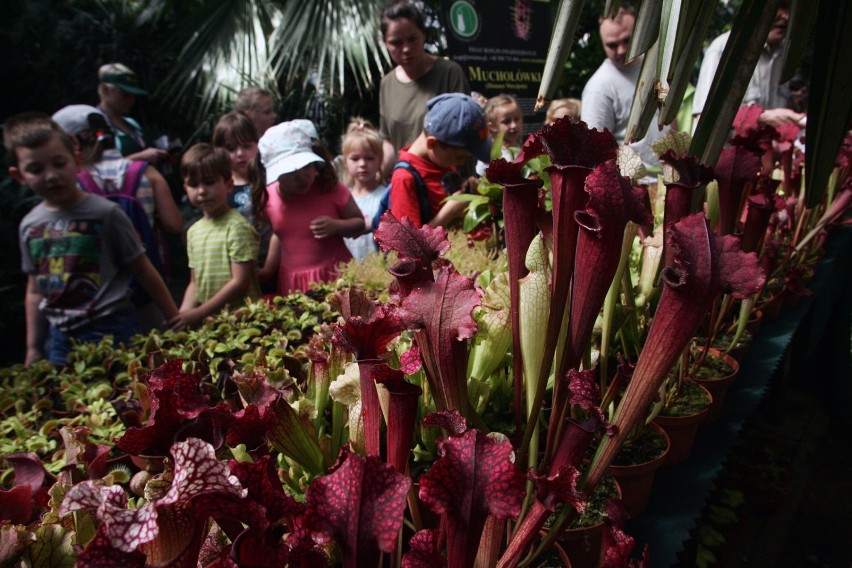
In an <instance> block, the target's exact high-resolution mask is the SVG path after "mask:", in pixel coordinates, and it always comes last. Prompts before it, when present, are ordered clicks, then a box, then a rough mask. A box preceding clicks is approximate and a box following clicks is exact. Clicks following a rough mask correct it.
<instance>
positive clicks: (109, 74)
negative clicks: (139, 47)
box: [98, 63, 148, 95]
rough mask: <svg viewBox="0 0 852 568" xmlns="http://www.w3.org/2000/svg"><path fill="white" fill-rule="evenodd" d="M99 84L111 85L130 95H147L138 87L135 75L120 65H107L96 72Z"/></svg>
mask: <svg viewBox="0 0 852 568" xmlns="http://www.w3.org/2000/svg"><path fill="white" fill-rule="evenodd" d="M98 79H100V81H101V83H106V84H107V85H113V86H114V87H118V88H119V89H121V90H122V91H125V92H128V93H130V94H132V95H147V94H148V91H146V90H145V89H143V88H142V87H140V86H139V79H137V78H136V73H134V72H133V71H132V70H130V69H129V68H128V67H127V66H125V65H122V64H121V63H108V64H106V65H104V66H103V67H101V68H100V70H99V71H98Z"/></svg>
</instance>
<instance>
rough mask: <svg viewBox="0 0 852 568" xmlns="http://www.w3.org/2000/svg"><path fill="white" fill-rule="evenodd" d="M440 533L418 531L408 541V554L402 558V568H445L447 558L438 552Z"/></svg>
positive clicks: (426, 530) (427, 530)
mask: <svg viewBox="0 0 852 568" xmlns="http://www.w3.org/2000/svg"><path fill="white" fill-rule="evenodd" d="M438 540H439V532H438V531H436V530H431V529H424V530H422V531H418V532H417V533H416V534H415V535H414V536H413V537H411V540H409V541H408V547H409V550H408V552H406V553H405V556H403V557H402V568H444V566H446V565H447V557H446V556H444V555H443V554H442V553H441V551H440V550H438Z"/></svg>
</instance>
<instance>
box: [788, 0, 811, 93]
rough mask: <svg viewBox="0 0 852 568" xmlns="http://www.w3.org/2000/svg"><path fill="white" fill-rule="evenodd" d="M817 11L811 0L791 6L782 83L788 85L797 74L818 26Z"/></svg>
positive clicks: (796, 1) (795, 2)
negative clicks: (815, 27) (815, 26)
mask: <svg viewBox="0 0 852 568" xmlns="http://www.w3.org/2000/svg"><path fill="white" fill-rule="evenodd" d="M817 11H818V10H815V9H814V3H813V2H812V1H811V0H793V3H792V4H791V5H790V21H789V22H787V40H786V41H785V42H784V67H783V68H782V70H781V78H780V79H779V81H780V82H781V83H786V82H787V81H789V80H790V79H791V78H792V77H793V75H795V74H796V70H797V69H798V67H799V62H801V60H802V55H803V54H804V52H805V47H806V46H807V44H808V38H810V36H811V33H812V32H813V28H814V24H816V16H817Z"/></svg>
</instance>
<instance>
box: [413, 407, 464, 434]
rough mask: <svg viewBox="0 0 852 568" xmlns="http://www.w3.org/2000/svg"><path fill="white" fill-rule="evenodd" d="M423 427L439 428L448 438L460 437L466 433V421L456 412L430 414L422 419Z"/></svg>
mask: <svg viewBox="0 0 852 568" xmlns="http://www.w3.org/2000/svg"><path fill="white" fill-rule="evenodd" d="M423 424H424V425H425V426H440V427H441V428H443V429H444V431H445V432H446V433H447V435H449V436H461V435H462V434H464V433H465V432H467V420H466V419H465V417H464V416H462V415H461V413H460V412H459V411H458V410H442V411H439V412H432V413H431V414H429V415H428V416H426V418H424V419H423Z"/></svg>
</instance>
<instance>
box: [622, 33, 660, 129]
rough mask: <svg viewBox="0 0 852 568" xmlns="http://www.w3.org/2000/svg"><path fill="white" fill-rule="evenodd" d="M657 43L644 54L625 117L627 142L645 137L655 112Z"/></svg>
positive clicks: (657, 82)
mask: <svg viewBox="0 0 852 568" xmlns="http://www.w3.org/2000/svg"><path fill="white" fill-rule="evenodd" d="M658 45H659V44H658V43H657V42H654V43H653V45H651V48H650V49H649V50H648V52H647V53H646V54H645V59H644V60H643V61H642V69H641V70H640V71H639V80H638V81H637V82H636V90H635V91H634V92H633V103H632V104H631V106H630V116H629V118H628V119H627V131H626V134H625V135H624V142H625V143H627V144H629V143H631V142H635V141H637V140H641V139H642V138H644V137H645V133H646V132H647V131H648V126H650V125H651V122H652V121H653V120H654V113H656V112H657V89H658V85H659V81H658V79H657V53H658V49H657V47H658Z"/></svg>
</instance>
